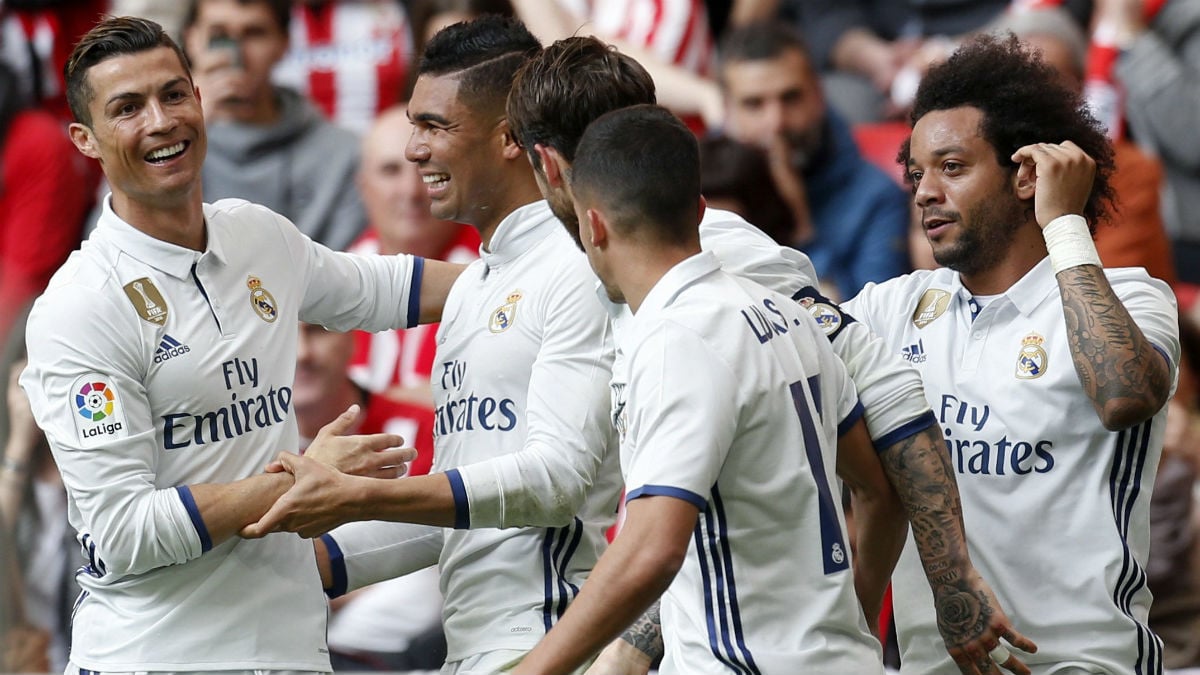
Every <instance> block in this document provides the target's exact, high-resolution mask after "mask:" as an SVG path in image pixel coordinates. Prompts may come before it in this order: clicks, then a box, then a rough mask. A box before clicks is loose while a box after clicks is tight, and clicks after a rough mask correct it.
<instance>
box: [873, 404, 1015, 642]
mask: <svg viewBox="0 0 1200 675" xmlns="http://www.w3.org/2000/svg"><path fill="white" fill-rule="evenodd" d="M879 459H880V461H881V462H882V463H883V468H884V471H886V472H887V475H888V478H889V480H891V482H892V485H893V486H894V487H895V488H896V492H897V494H899V496H900V501H901V502H903V503H904V507H905V509H906V510H907V511H908V518H909V525H910V526H911V528H912V533H913V540H914V541H915V542H916V545H917V550H918V552H919V553H920V556H921V563H922V565H923V567H924V569H925V576H926V578H927V579H928V580H929V585H930V587H931V588H932V590H933V597H934V604H935V608H936V610H937V621H938V631H939V632H940V633H941V634H942V639H943V640H945V642H946V645H947V647H950V648H954V647H960V646H962V645H965V644H966V643H968V642H971V641H972V640H975V639H978V638H979V637H980V636H981V635H982V634H983V632H984V631H985V630H987V628H988V625H989V622H990V619H991V616H992V613H993V611H994V610H993V608H992V606H991V598H990V596H989V594H987V593H985V592H983V590H982V589H980V588H978V587H977V585H976V580H977V579H978V575H975V574H974V573H973V568H972V567H971V564H970V556H969V554H968V553H967V542H966V536H965V535H964V530H963V520H962V502H961V501H960V499H959V496H958V484H957V483H956V481H955V479H954V470H953V468H952V467H951V465H950V456H949V454H948V453H947V451H946V445H945V441H943V440H942V438H941V433H940V432H939V431H938V429H937V426H936V425H934V426H930V427H929V428H928V429H925V430H924V431H922V432H920V433H918V434H914V435H912V436H909V437H908V438H906V439H904V440H902V441H899V442H897V443H895V444H894V445H891V446H889V447H887V448H884V449H883V451H882V452H880V453H879Z"/></svg>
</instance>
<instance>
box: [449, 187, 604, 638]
mask: <svg viewBox="0 0 1200 675" xmlns="http://www.w3.org/2000/svg"><path fill="white" fill-rule="evenodd" d="M594 282H595V277H594V276H593V275H592V271H591V269H590V268H589V267H588V264H587V260H586V258H585V256H584V255H583V252H582V251H580V250H579V249H578V248H577V247H576V245H575V243H574V241H572V239H571V238H570V236H569V235H568V234H567V232H566V229H565V228H564V227H563V225H562V224H561V223H560V222H559V221H558V219H557V218H555V217H554V216H553V214H551V212H550V208H549V205H548V204H547V203H546V202H545V201H539V202H535V203H533V204H529V205H526V206H523V207H521V208H519V209H517V210H516V211H514V212H513V213H512V214H510V215H509V216H508V217H506V218H505V219H504V220H503V221H502V222H501V223H500V225H499V227H498V228H497V230H496V233H495V235H493V237H492V239H491V242H490V250H485V251H482V252H481V258H480V259H479V260H477V261H475V262H474V263H472V264H471V265H470V266H468V267H467V269H466V270H465V271H464V272H463V273H462V275H461V276H460V277H459V278H458V280H457V281H456V282H455V284H454V286H453V288H452V289H451V291H450V295H449V297H448V298H447V301H446V307H445V310H444V312H443V315H442V323H441V326H440V327H439V328H438V352H437V359H436V361H435V363H434V367H433V375H432V378H431V379H432V384H433V397H434V405H435V420H434V434H435V444H434V448H435V450H434V471H446V473H447V476H448V477H449V479H450V482H451V485H452V486H453V489H454V491H455V498H456V501H457V503H458V506H459V515H458V521H457V523H456V526H457V528H458V529H453V530H448V531H447V532H446V534H445V544H444V548H443V550H442V555H441V558H440V561H439V564H440V566H441V572H442V577H441V578H442V594H443V596H444V597H445V610H444V623H445V628H446V639H447V643H448V647H449V653H448V656H447V660H448V661H460V660H462V659H465V658H467V657H469V656H472V655H475V654H479V653H482V652H487V651H493V650H500V649H511V650H528V649H531V648H532V647H533V646H534V645H535V644H537V642H538V640H540V639H541V637H542V636H543V635H544V634H545V632H546V631H547V630H549V628H550V627H551V626H552V625H553V624H554V623H555V622H556V621H557V620H558V618H559V617H560V616H561V615H562V613H563V612H564V611H566V607H567V604H568V603H569V602H570V601H571V600H572V599H573V598H574V597H575V595H576V593H577V592H578V588H579V585H580V584H582V583H583V581H584V579H585V578H586V577H587V574H588V573H589V572H590V570H591V569H592V567H593V566H594V565H595V562H596V560H597V559H598V557H599V555H600V553H601V551H602V550H603V548H604V546H605V544H606V542H605V538H604V532H605V530H606V529H607V528H608V527H609V526H611V525H612V523H613V520H614V517H615V514H616V507H617V500H618V497H619V494H620V471H619V468H618V464H617V453H616V452H615V447H613V446H614V439H613V435H612V431H611V428H610V427H609V425H608V424H607V418H608V410H609V406H608V397H607V386H608V382H609V379H610V377H611V368H612V338H611V334H610V331H609V328H608V321H607V318H608V317H607V315H606V314H605V312H604V309H603V307H602V306H601V305H600V303H599V302H598V301H597V299H596V297H595V295H594V293H593V291H592V286H593V284H594ZM610 448H612V451H611V452H610ZM531 525H532V527H531ZM468 527H469V528H472V529H462V528H468ZM500 528H504V529H500Z"/></svg>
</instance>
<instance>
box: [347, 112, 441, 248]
mask: <svg viewBox="0 0 1200 675" xmlns="http://www.w3.org/2000/svg"><path fill="white" fill-rule="evenodd" d="M412 135H413V125H412V123H411V122H409V121H408V113H407V110H406V109H405V108H404V107H403V106H396V107H394V108H391V109H389V110H385V111H384V112H383V113H381V114H380V115H379V117H378V118H377V119H376V120H375V123H374V124H373V125H372V126H371V129H370V131H368V132H367V135H366V136H364V137H363V144H362V160H361V164H360V168H359V172H358V188H359V192H361V194H362V199H363V204H364V205H365V206H366V209H367V217H368V218H369V219H370V222H371V225H372V226H373V227H374V228H375V230H376V231H377V232H378V233H379V239H380V242H381V244H382V249H383V250H382V252H383V253H386V254H394V253H412V254H414V255H420V256H423V257H426V258H436V257H440V256H441V254H442V252H443V251H444V250H445V249H446V247H448V246H449V245H450V242H451V241H453V240H454V237H455V235H457V233H458V230H459V225H458V224H457V223H453V222H449V221H444V220H438V219H437V218H435V217H434V216H433V214H432V213H430V211H429V208H430V201H429V194H428V193H427V192H426V189H425V185H424V183H423V182H422V179H421V172H420V170H419V169H418V168H417V165H416V164H415V163H413V162H410V161H408V160H407V159H405V157H404V152H405V146H406V145H407V144H408V141H409V139H410V138H411V137H412Z"/></svg>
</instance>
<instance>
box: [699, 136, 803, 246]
mask: <svg viewBox="0 0 1200 675" xmlns="http://www.w3.org/2000/svg"><path fill="white" fill-rule="evenodd" d="M700 192H701V194H703V195H704V198H705V199H706V200H707V201H708V206H709V208H714V209H725V210H726V211H733V212H734V213H736V214H738V215H739V216H741V217H742V218H745V219H746V221H747V222H750V223H754V224H755V226H757V227H758V229H760V230H762V231H763V232H764V233H766V234H767V235H768V236H770V237H771V238H772V239H774V240H775V241H776V242H778V243H780V244H783V245H784V246H786V245H787V244H788V243H789V241H790V239H791V236H792V213H791V211H790V210H789V209H788V205H787V203H786V202H784V201H783V197H780V196H779V192H778V191H777V190H776V189H775V183H774V182H773V181H772V180H771V167H770V165H769V164H768V163H767V156H766V154H765V153H763V151H762V150H760V149H759V148H757V147H754V146H752V145H747V144H745V143H739V142H737V141H735V140H733V139H732V138H730V137H728V136H724V135H715V136H707V137H705V138H704V139H702V140H701V141H700Z"/></svg>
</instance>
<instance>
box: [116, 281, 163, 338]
mask: <svg viewBox="0 0 1200 675" xmlns="http://www.w3.org/2000/svg"><path fill="white" fill-rule="evenodd" d="M124 288H125V297H127V298H129V302H131V303H133V308H134V309H136V310H137V313H138V316H140V317H142V319H144V320H146V321H149V322H150V323H152V324H154V325H156V326H162V325H164V324H166V323H167V301H166V300H163V296H162V293H160V292H159V290H158V287H157V286H155V285H154V282H153V281H150V278H149V277H142V278H141V279H135V280H133V281H131V282H129V283H127V284H125V286H124Z"/></svg>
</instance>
